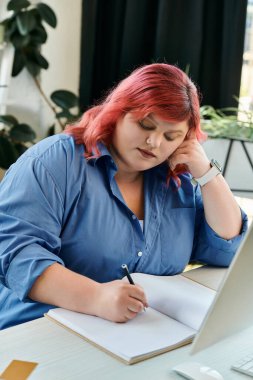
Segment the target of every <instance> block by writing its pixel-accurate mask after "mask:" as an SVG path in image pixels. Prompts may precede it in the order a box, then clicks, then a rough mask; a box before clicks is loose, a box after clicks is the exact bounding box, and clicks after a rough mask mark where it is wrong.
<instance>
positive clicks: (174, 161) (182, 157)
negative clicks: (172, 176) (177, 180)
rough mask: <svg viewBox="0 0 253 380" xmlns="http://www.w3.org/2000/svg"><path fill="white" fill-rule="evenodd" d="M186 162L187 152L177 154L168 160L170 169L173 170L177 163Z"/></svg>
mask: <svg viewBox="0 0 253 380" xmlns="http://www.w3.org/2000/svg"><path fill="white" fill-rule="evenodd" d="M187 162H188V155H187V154H179V155H177V156H175V157H173V158H171V159H170V160H169V166H170V169H171V170H174V169H175V167H176V166H177V165H179V164H186V165H187Z"/></svg>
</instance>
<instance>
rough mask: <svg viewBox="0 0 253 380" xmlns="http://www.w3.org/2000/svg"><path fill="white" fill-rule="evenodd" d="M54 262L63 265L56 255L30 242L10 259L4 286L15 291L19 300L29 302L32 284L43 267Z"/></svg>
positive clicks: (42, 270)
mask: <svg viewBox="0 0 253 380" xmlns="http://www.w3.org/2000/svg"><path fill="white" fill-rule="evenodd" d="M56 262H57V263H59V264H62V265H64V262H63V261H62V260H61V259H60V258H59V257H58V256H56V255H54V254H52V253H49V252H48V250H46V249H44V248H43V247H40V246H39V245H37V244H31V245H29V246H27V247H25V248H24V249H23V250H22V251H21V252H19V254H18V255H17V256H15V258H14V259H13V260H12V261H11V263H10V265H9V267H8V271H7V273H6V286H7V287H8V288H10V289H12V290H13V291H14V292H15V293H16V295H17V296H18V298H19V299H20V301H23V302H30V301H31V300H30V299H29V298H28V293H29V290H30V289H31V287H32V285H33V284H34V282H35V281H36V279H37V278H38V277H39V276H40V275H41V274H42V273H43V272H44V270H45V269H47V268H48V267H49V266H51V265H52V264H54V263H56Z"/></svg>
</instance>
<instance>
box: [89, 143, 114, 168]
mask: <svg viewBox="0 0 253 380" xmlns="http://www.w3.org/2000/svg"><path fill="white" fill-rule="evenodd" d="M97 148H98V149H99V151H100V155H99V156H96V153H95V151H94V150H93V154H94V157H91V158H90V159H89V160H88V162H89V163H90V164H92V165H93V166H95V165H97V163H98V162H99V161H107V162H110V164H113V166H115V169H117V165H116V163H115V162H114V159H113V157H112V155H111V153H110V152H109V150H108V148H107V147H106V146H105V145H104V144H103V143H102V142H98V143H97Z"/></svg>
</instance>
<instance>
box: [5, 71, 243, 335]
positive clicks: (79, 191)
mask: <svg viewBox="0 0 253 380" xmlns="http://www.w3.org/2000/svg"><path fill="white" fill-rule="evenodd" d="M203 136H204V134H203V133H202V132H201V129H200V117H199V100H198V95H197V91H196V88H195V86H194V84H193V83H192V82H191V81H190V79H189V78H188V77H187V76H186V74H184V73H183V72H182V71H181V70H179V69H178V68H177V67H174V66H170V65H167V64H152V65H147V66H144V67H141V68H139V69H137V70H135V71H134V72H133V73H132V74H131V75H130V76H129V77H127V78H126V79H125V80H123V81H122V82H121V83H119V85H118V86H117V87H116V88H115V89H113V90H112V91H111V93H110V94H109V95H108V96H107V98H106V99H105V100H104V101H103V102H102V103H101V104H99V105H97V106H95V107H93V108H91V109H90V110H89V111H87V112H86V113H84V115H83V117H82V119H81V120H80V121H79V122H78V123H77V124H75V125H71V126H68V127H67V128H66V131H65V133H63V134H59V135H56V136H53V137H50V138H47V139H45V140H43V141H41V142H39V143H38V144H37V145H35V146H34V147H32V148H30V149H29V150H28V151H27V152H26V153H25V154H23V155H22V156H21V157H20V159H19V160H18V161H17V162H16V163H15V164H14V165H13V166H12V167H11V168H10V170H9V171H8V172H7V174H6V176H5V178H4V180H3V181H2V183H1V188H0V199H1V200H0V225H1V230H0V280H1V284H2V285H0V286H1V287H0V305H1V313H0V327H1V328H4V327H7V326H11V325H14V324H17V323H21V322H24V321H28V320H31V319H34V318H38V317H40V316H42V315H43V313H45V312H47V311H48V309H49V308H52V307H55V306H60V307H63V308H67V309H71V310H75V311H78V312H81V313H87V314H92V315H97V316H99V317H102V318H105V319H109V320H112V321H115V322H124V321H127V320H129V319H131V318H134V317H135V316H136V315H137V313H138V312H140V311H141V310H142V309H143V307H146V306H148V300H147V299H146V296H145V292H144V290H143V289H142V288H141V287H140V286H133V285H131V284H128V283H125V282H123V281H120V279H121V278H122V269H121V265H122V264H123V263H125V264H127V265H128V267H129V270H130V272H144V273H151V274H155V275H174V274H176V273H180V272H182V271H183V269H184V268H185V266H186V265H187V264H188V262H189V261H190V260H198V261H201V262H203V263H208V264H213V265H219V266H228V265H229V264H230V262H231V260H232V258H233V255H234V253H235V251H236V249H237V247H238V245H239V243H240V241H241V239H242V236H243V234H244V232H245V230H246V219H247V217H246V215H245V214H244V213H241V211H240V209H239V207H238V205H237V203H236V202H235V200H234V198H233V195H232V193H231V191H230V190H229V187H228V185H227V183H226V181H225V180H224V178H223V177H222V175H221V173H220V171H219V169H218V168H217V165H216V164H215V163H214V164H210V161H209V159H208V158H207V156H206V154H205V152H204V150H203V149H202V147H201V145H200V143H199V141H200V140H201V139H203ZM192 177H194V178H195V179H196V181H197V182H199V183H200V185H199V184H197V186H196V185H194V184H193V183H192ZM228 221H229V223H228Z"/></svg>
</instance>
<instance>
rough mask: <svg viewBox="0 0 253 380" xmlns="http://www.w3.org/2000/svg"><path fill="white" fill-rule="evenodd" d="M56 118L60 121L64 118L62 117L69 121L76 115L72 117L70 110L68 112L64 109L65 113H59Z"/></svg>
mask: <svg viewBox="0 0 253 380" xmlns="http://www.w3.org/2000/svg"><path fill="white" fill-rule="evenodd" d="M55 116H56V118H57V119H60V118H62V117H66V118H67V119H69V118H71V117H74V115H72V114H71V113H70V112H69V110H67V109H64V110H63V111H61V112H58V113H57V114H56V115H55Z"/></svg>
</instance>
